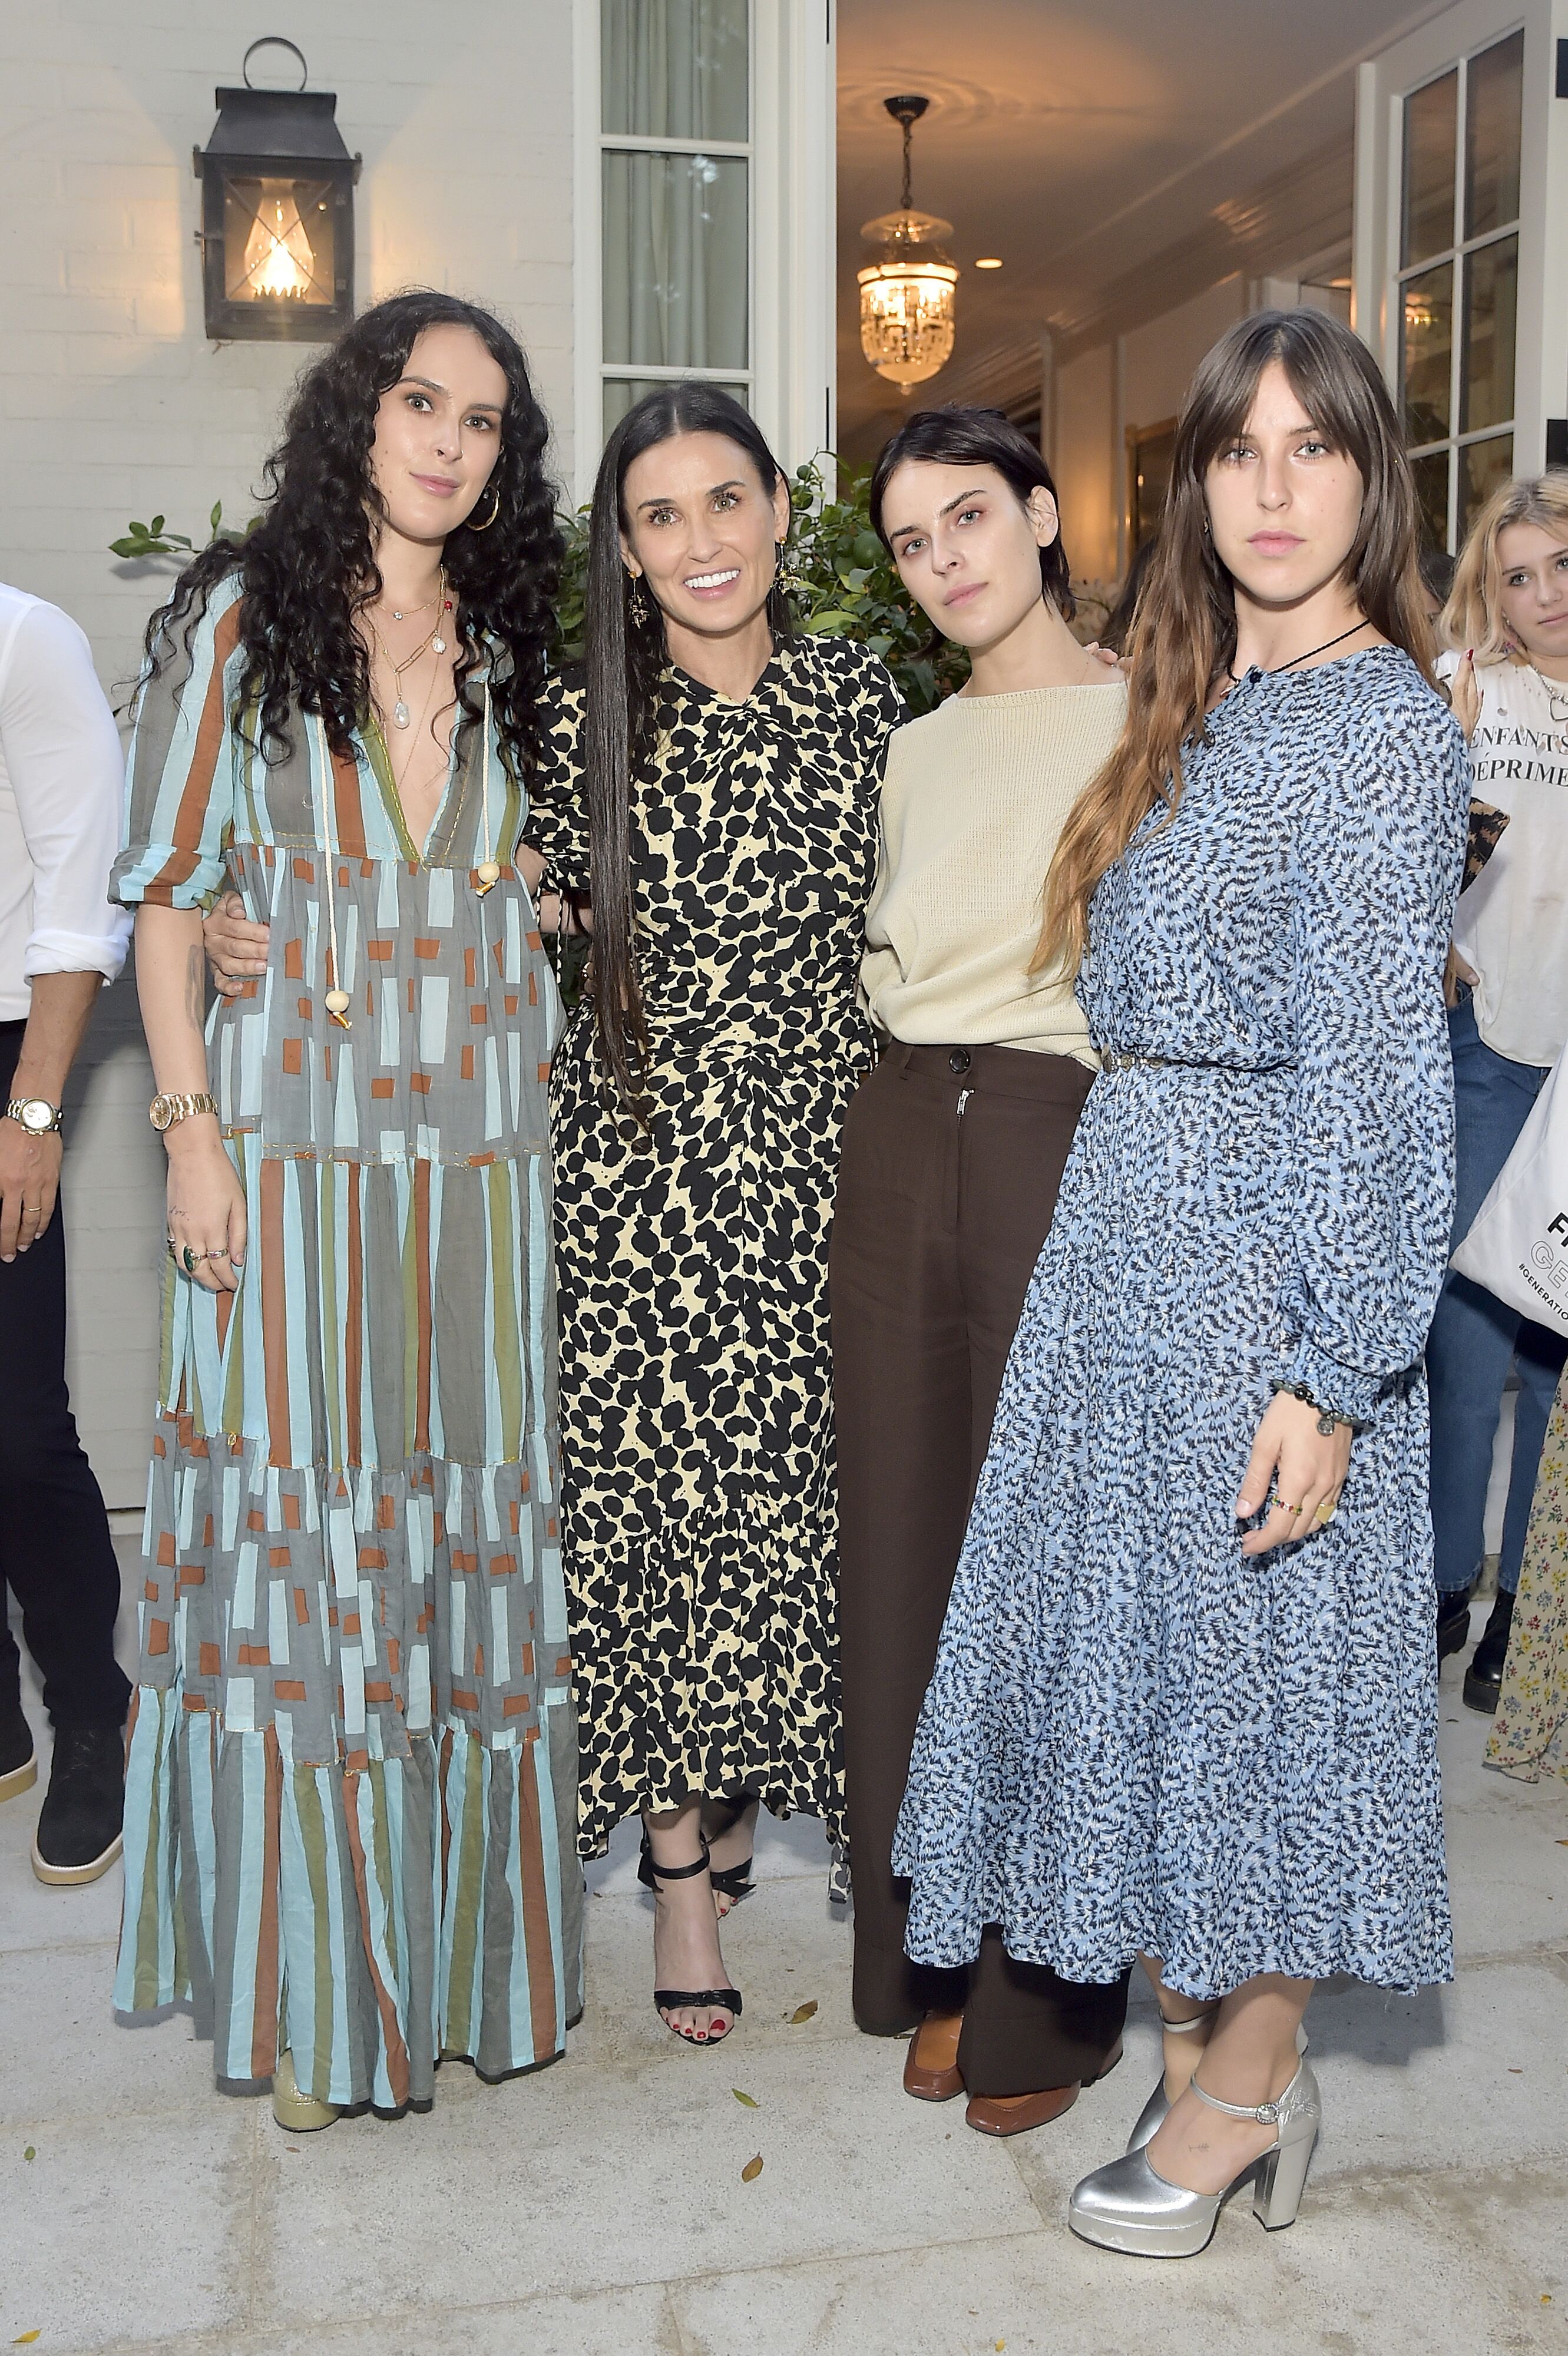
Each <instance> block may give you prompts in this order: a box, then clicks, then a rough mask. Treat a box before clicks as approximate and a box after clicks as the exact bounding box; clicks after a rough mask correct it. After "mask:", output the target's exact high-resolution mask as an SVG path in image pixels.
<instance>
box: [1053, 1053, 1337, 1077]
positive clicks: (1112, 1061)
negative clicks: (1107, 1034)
mask: <svg viewBox="0 0 1568 2356" xmlns="http://www.w3.org/2000/svg"><path fill="white" fill-rule="evenodd" d="M1100 1068H1101V1071H1102V1072H1133V1071H1149V1072H1233V1073H1234V1074H1235V1075H1236V1077H1237V1078H1238V1079H1243V1078H1247V1079H1251V1078H1257V1077H1260V1076H1265V1075H1267V1074H1268V1073H1271V1072H1294V1069H1295V1058H1294V1055H1282V1056H1281V1057H1280V1058H1279V1059H1278V1060H1277V1062H1274V1063H1272V1064H1222V1063H1218V1062H1211V1061H1207V1060H1205V1059H1204V1058H1202V1057H1200V1056H1197V1055H1144V1051H1143V1049H1142V1048H1140V1047H1102V1048H1101V1051H1100Z"/></svg>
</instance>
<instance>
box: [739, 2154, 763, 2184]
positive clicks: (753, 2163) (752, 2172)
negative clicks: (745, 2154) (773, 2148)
mask: <svg viewBox="0 0 1568 2356" xmlns="http://www.w3.org/2000/svg"><path fill="white" fill-rule="evenodd" d="M761 2173H762V2154H761V2153H760V2152H758V2153H757V2156H756V2158H754V2159H748V2160H747V2161H746V2166H745V2167H744V2168H743V2169H741V2171H740V2180H741V2182H742V2183H743V2184H755V2183H756V2181H757V2178H758V2177H759V2176H760V2175H761Z"/></svg>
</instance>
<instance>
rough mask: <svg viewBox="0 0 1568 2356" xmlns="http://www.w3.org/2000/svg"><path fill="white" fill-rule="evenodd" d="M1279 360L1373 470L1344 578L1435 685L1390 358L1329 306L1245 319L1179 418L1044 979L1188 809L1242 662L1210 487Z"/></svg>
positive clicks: (1069, 969)
mask: <svg viewBox="0 0 1568 2356" xmlns="http://www.w3.org/2000/svg"><path fill="white" fill-rule="evenodd" d="M1273 360H1278V361H1279V362H1280V364H1281V366H1282V367H1283V369H1284V372H1285V375H1286V377H1287V379H1288V380H1289V382H1290V387H1291V391H1293V392H1294V394H1295V396H1296V399H1297V400H1298V401H1299V402H1301V404H1302V407H1303V408H1304V409H1305V412H1306V413H1307V415H1308V417H1309V418H1310V419H1311V420H1312V423H1313V424H1314V426H1315V427H1316V431H1317V433H1318V434H1319V435H1320V436H1321V437H1322V439H1323V440H1324V441H1325V442H1326V444H1328V446H1329V447H1330V449H1333V450H1336V451H1337V452H1339V453H1340V454H1341V455H1343V456H1345V457H1348V458H1349V459H1350V460H1351V461H1352V462H1353V464H1354V465H1355V466H1356V468H1357V470H1358V472H1359V475H1360V477H1361V482H1362V486H1363V488H1362V494H1361V516H1360V521H1359V524H1358V526H1357V530H1356V537H1355V539H1354V541H1352V542H1351V546H1350V551H1349V553H1348V556H1347V557H1346V559H1345V566H1344V571H1343V573H1342V575H1341V577H1342V579H1343V580H1344V582H1345V583H1346V584H1347V586H1348V587H1349V588H1350V589H1351V590H1352V592H1353V593H1354V594H1355V597H1356V600H1357V602H1358V604H1359V606H1360V609H1361V611H1362V613H1363V614H1364V615H1365V616H1366V617H1367V619H1368V621H1369V623H1370V624H1371V625H1372V626H1373V628H1374V629H1377V630H1380V631H1381V633H1382V635H1383V637H1385V638H1388V639H1390V640H1391V642H1392V644H1393V645H1395V646H1397V647H1402V648H1404V649H1405V651H1406V653H1407V654H1409V655H1411V656H1412V658H1413V659H1414V660H1415V661H1416V662H1417V663H1418V664H1419V665H1420V667H1421V670H1422V673H1423V677H1424V678H1426V680H1428V681H1430V680H1431V678H1432V657H1433V635H1432V626H1431V624H1430V623H1429V622H1428V620H1427V618H1426V599H1425V594H1424V592H1423V588H1422V583H1421V573H1420V571H1419V568H1418V562H1417V546H1418V537H1417V512H1418V511H1417V507H1416V498H1415V488H1414V485H1413V484H1412V480H1411V473H1410V467H1409V465H1408V463H1407V461H1406V459H1405V455H1404V449H1403V445H1402V441H1401V437H1400V429H1399V421H1398V419H1397V418H1396V416H1395V414H1394V408H1393V403H1392V402H1391V400H1390V399H1389V395H1388V390H1387V388H1386V386H1385V385H1384V383H1383V380H1382V378H1381V376H1380V373H1379V370H1378V365H1377V362H1376V361H1375V360H1374V359H1373V358H1372V355H1371V353H1370V352H1369V350H1368V348H1367V347H1366V345H1365V344H1363V343H1362V342H1361V340H1360V338H1359V337H1357V336H1354V335H1352V334H1351V332H1350V330H1349V328H1348V327H1341V326H1340V325H1339V322H1338V321H1337V319H1331V318H1329V317H1327V316H1326V315H1325V314H1324V313H1322V312H1320V311H1261V312H1258V313H1257V314H1256V315H1255V316H1253V317H1251V318H1249V319H1241V320H1239V321H1238V322H1237V324H1236V326H1235V327H1231V328H1230V330H1229V331H1228V333H1226V334H1225V335H1223V336H1221V337H1220V338H1219V342H1218V343H1217V344H1216V345H1215V346H1214V348H1213V349H1212V350H1211V351H1209V352H1208V354H1207V355H1206V356H1205V358H1204V359H1202V360H1201V361H1200V362H1199V363H1198V368H1197V374H1196V375H1195V376H1194V378H1193V380H1192V383H1191V386H1190V387H1189V389H1188V391H1187V401H1186V403H1185V404H1184V406H1183V409H1182V412H1181V416H1180V419H1179V420H1178V422H1177V425H1176V455H1175V458H1174V461H1173V465H1172V468H1171V484H1170V490H1169V492H1168V494H1167V495H1166V498H1165V513H1164V515H1163V517H1162V518H1161V520H1160V529H1159V534H1158V537H1157V539H1156V540H1155V548H1154V554H1153V555H1152V556H1151V558H1150V559H1149V569H1148V572H1147V573H1146V575H1145V577H1144V583H1143V586H1142V589H1141V592H1140V594H1139V596H1138V602H1137V613H1136V616H1135V617H1134V620H1133V629H1132V636H1131V638H1130V640H1129V644H1128V649H1127V651H1128V654H1129V656H1130V658H1131V667H1130V670H1129V675H1128V681H1127V723H1126V726H1125V728H1124V729H1123V731H1122V739H1121V742H1120V743H1119V744H1118V745H1117V747H1116V750H1115V751H1114V753H1112V755H1111V758H1110V760H1109V761H1108V762H1107V763H1106V765H1105V766H1104V768H1103V769H1101V772H1100V774H1099V776H1096V777H1095V778H1094V779H1092V781H1091V782H1090V784H1089V785H1088V786H1087V787H1085V788H1084V791H1083V793H1082V794H1081V795H1080V796H1079V800H1078V802H1077V804H1076V806H1075V808H1074V809H1073V812H1072V815H1071V817H1070V818H1069V820H1068V822H1067V825H1066V826H1065V827H1064V828H1063V830H1062V835H1061V840H1060V841H1059V842H1058V846H1057V851H1056V856H1055V858H1054V859H1053V860H1052V862H1051V868H1050V873H1049V874H1048V876H1047V879H1046V894H1045V921H1044V924H1043V925H1042V926H1041V931H1040V945H1039V948H1038V949H1037V950H1036V955H1035V959H1034V967H1033V969H1034V970H1035V971H1036V972H1041V971H1044V970H1046V969H1054V970H1057V971H1059V972H1062V973H1066V974H1072V973H1076V972H1077V970H1078V968H1079V964H1080V963H1081V961H1082V958H1083V954H1084V950H1085V948H1087V946H1088V941H1089V904H1090V900H1091V899H1092V898H1093V896H1094V890H1095V886H1096V884H1098V883H1099V882H1100V879H1101V876H1102V875H1103V874H1104V873H1106V871H1107V870H1108V869H1109V868H1112V867H1113V866H1114V865H1115V864H1116V862H1117V861H1118V860H1119V859H1120V858H1121V856H1122V852H1123V851H1125V850H1126V848H1127V845H1128V843H1129V842H1130V841H1132V839H1133V834H1134V832H1135V831H1136V830H1137V828H1138V827H1139V826H1140V825H1141V824H1142V822H1143V820H1144V819H1145V818H1146V817H1147V815H1148V813H1149V811H1150V810H1152V809H1155V808H1156V806H1157V805H1158V804H1159V803H1161V802H1163V803H1164V804H1165V808H1166V810H1167V812H1168V813H1174V811H1175V809H1176V804H1177V802H1178V801H1179V800H1180V798H1181V791H1182V771H1181V763H1182V755H1183V753H1184V752H1185V751H1187V749H1188V747H1190V746H1191V745H1193V744H1197V743H1198V742H1200V741H1201V739H1202V736H1203V732H1204V724H1205V715H1206V714H1207V712H1208V704H1209V699H1210V698H1211V696H1212V695H1213V692H1214V690H1215V688H1216V687H1217V686H1218V685H1219V681H1220V680H1221V679H1222V678H1223V677H1224V676H1225V673H1226V672H1227V670H1228V669H1230V664H1231V661H1232V660H1233V659H1234V657H1235V653H1236V593H1235V588H1234V585H1233V584H1232V582H1231V578H1230V573H1228V572H1227V571H1226V569H1225V566H1224V565H1223V564H1222V563H1221V562H1220V561H1219V556H1218V555H1217V554H1216V552H1215V549H1214V543H1213V541H1212V540H1211V539H1210V538H1209V536H1208V530H1207V524H1208V497H1207V494H1206V491H1205V488H1204V485H1205V480H1206V478H1207V476H1208V469H1209V467H1210V466H1212V465H1213V463H1214V461H1215V460H1216V459H1217V458H1218V457H1219V456H1220V455H1221V454H1222V453H1223V452H1224V451H1225V450H1226V449H1227V448H1228V447H1229V446H1230V444H1231V443H1232V442H1234V441H1235V440H1236V438H1237V436H1238V435H1239V434H1241V433H1242V431H1243V430H1244V428H1245V426H1246V423H1247V420H1248V417H1249V416H1250V415H1251V409H1252V403H1253V401H1254V399H1255V397H1256V394H1257V390H1258V380H1259V378H1260V377H1261V376H1262V373H1263V370H1264V369H1266V368H1267V367H1268V366H1269V364H1270V362H1271V361H1273Z"/></svg>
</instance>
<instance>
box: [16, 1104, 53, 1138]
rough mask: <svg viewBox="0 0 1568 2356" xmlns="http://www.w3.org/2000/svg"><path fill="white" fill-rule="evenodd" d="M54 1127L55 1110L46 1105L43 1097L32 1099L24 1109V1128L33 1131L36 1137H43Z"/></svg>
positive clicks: (51, 1106)
mask: <svg viewBox="0 0 1568 2356" xmlns="http://www.w3.org/2000/svg"><path fill="white" fill-rule="evenodd" d="M54 1125H55V1108H54V1107H53V1105H50V1104H45V1103H44V1101H43V1099H42V1098H41V1097H32V1098H29V1099H28V1101H27V1103H26V1104H25V1105H24V1106H23V1107H22V1127H23V1128H24V1129H28V1130H32V1133H33V1135H34V1136H35V1137H42V1136H43V1135H45V1133H46V1132H47V1131H48V1130H51V1129H52V1128H53V1127H54Z"/></svg>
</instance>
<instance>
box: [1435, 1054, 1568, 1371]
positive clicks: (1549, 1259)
mask: <svg viewBox="0 0 1568 2356" xmlns="http://www.w3.org/2000/svg"><path fill="white" fill-rule="evenodd" d="M1565 1062H1568V1056H1560V1057H1559V1058H1558V1060H1557V1062H1556V1063H1555V1064H1554V1065H1553V1066H1552V1074H1551V1077H1550V1078H1549V1079H1548V1080H1547V1081H1546V1083H1545V1085H1544V1087H1542V1088H1541V1094H1540V1095H1539V1096H1538V1097H1537V1098H1536V1099H1535V1104H1534V1106H1533V1108H1532V1109H1531V1111H1530V1119H1528V1120H1527V1121H1526V1122H1525V1125H1524V1127H1523V1128H1522V1129H1521V1130H1520V1133H1519V1142H1518V1143H1517V1144H1516V1146H1515V1147H1514V1150H1513V1151H1512V1152H1511V1153H1510V1154H1509V1158H1508V1160H1507V1161H1506V1162H1504V1164H1503V1166H1502V1168H1501V1170H1499V1172H1498V1175H1497V1178H1496V1180H1495V1181H1494V1183H1493V1185H1492V1190H1491V1192H1490V1194H1488V1195H1487V1199H1486V1201H1485V1202H1484V1203H1483V1204H1482V1205H1481V1207H1480V1209H1479V1210H1478V1211H1477V1214H1476V1216H1475V1219H1474V1220H1473V1222H1472V1223H1471V1227H1470V1232H1469V1234H1468V1235H1467V1236H1466V1237H1465V1240H1464V1242H1463V1243H1462V1244H1461V1245H1460V1247H1459V1248H1458V1250H1457V1251H1456V1252H1455V1255H1454V1262H1453V1264H1454V1266H1455V1268H1456V1269H1458V1271H1459V1273H1460V1275H1461V1276H1467V1277H1469V1278H1470V1279H1471V1280H1472V1281H1473V1282H1474V1283H1476V1284H1480V1285H1484V1286H1485V1287H1486V1289H1487V1291H1488V1292H1491V1293H1495V1294H1496V1295H1497V1298H1498V1300H1499V1301H1506V1302H1507V1304H1508V1306H1509V1308H1510V1309H1517V1310H1519V1311H1520V1313H1521V1315H1523V1316H1525V1317H1530V1318H1533V1319H1534V1321H1535V1323H1537V1324H1538V1325H1546V1326H1550V1327H1551V1328H1552V1330H1553V1331H1554V1332H1556V1333H1568V1079H1564V1077H1563V1064H1564V1063H1565Z"/></svg>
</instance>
